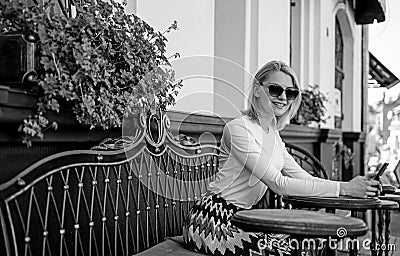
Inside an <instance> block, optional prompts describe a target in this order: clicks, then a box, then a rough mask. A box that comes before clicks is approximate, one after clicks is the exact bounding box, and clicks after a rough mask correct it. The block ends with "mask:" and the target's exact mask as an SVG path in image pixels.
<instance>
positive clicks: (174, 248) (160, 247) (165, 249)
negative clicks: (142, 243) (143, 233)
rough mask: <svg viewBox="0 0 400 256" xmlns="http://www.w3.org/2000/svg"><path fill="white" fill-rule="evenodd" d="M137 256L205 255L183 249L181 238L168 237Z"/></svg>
mask: <svg viewBox="0 0 400 256" xmlns="http://www.w3.org/2000/svg"><path fill="white" fill-rule="evenodd" d="M136 255H138V256H166V255H173V256H200V255H201V256H204V255H205V254H202V253H198V252H193V251H190V250H188V249H186V248H185V247H184V242H183V237H182V236H174V237H168V238H166V240H165V241H164V242H162V243H159V244H157V245H155V246H153V247H151V248H149V249H147V250H145V251H143V252H141V253H139V254H136Z"/></svg>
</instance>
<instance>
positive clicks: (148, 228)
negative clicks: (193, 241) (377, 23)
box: [0, 116, 218, 256]
mask: <svg viewBox="0 0 400 256" xmlns="http://www.w3.org/2000/svg"><path fill="white" fill-rule="evenodd" d="M155 121H156V120H155V118H154V116H153V117H152V118H150V119H148V118H147V119H146V118H144V117H143V116H142V117H141V118H140V122H138V123H139V124H138V126H139V127H140V129H137V131H136V132H135V134H134V137H133V138H132V137H123V138H121V139H119V140H118V141H114V142H113V143H107V142H106V143H104V144H103V145H102V146H103V147H100V149H104V147H106V148H110V144H113V150H106V151H104V150H87V151H68V152H63V153H59V154H56V155H52V156H49V157H47V158H45V159H43V160H41V161H39V162H37V163H36V164H34V165H32V166H30V167H29V168H27V169H25V170H24V171H22V172H21V173H20V174H19V175H18V176H17V177H15V178H14V179H12V180H11V181H9V182H8V183H6V184H2V185H0V196H1V197H0V199H1V213H0V214H1V215H0V217H1V226H2V231H3V236H4V237H3V238H4V243H3V241H2V246H1V247H3V248H1V249H2V250H1V251H3V250H6V254H7V255H57V256H58V255H118V256H123V255H132V254H135V253H138V252H141V251H143V250H145V249H147V248H149V247H151V246H153V245H155V244H157V243H159V242H161V241H163V240H164V238H165V237H167V236H175V235H179V234H181V229H182V220H183V218H184V217H185V215H186V214H187V212H188V209H189V208H190V206H191V204H193V201H194V200H195V199H196V198H197V197H199V196H200V194H201V193H204V190H205V186H206V183H207V182H209V180H210V179H211V178H212V176H213V175H214V174H215V173H216V170H217V166H218V157H217V156H218V148H217V147H216V146H213V145H206V146H194V147H189V146H182V145H180V144H179V143H178V142H176V141H175V140H174V138H173V137H172V135H171V134H170V133H169V131H168V128H169V120H168V118H167V117H166V116H163V118H162V120H161V122H155ZM150 124H153V125H154V124H155V125H158V129H156V130H155V131H154V130H153V131H150V129H149V126H150ZM118 148H120V149H118ZM1 255H3V254H2V253H1Z"/></svg>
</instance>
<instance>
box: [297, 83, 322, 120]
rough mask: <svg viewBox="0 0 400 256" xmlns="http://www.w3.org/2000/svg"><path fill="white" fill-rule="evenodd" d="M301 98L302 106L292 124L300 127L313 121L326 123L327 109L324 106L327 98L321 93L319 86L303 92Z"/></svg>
mask: <svg viewBox="0 0 400 256" xmlns="http://www.w3.org/2000/svg"><path fill="white" fill-rule="evenodd" d="M301 96H302V100H301V105H300V108H299V110H298V112H297V115H296V117H295V118H294V119H293V120H292V123H294V124H300V125H307V124H308V123H310V122H311V121H315V122H318V123H319V122H324V123H325V119H324V115H325V112H326V108H325V105H324V104H325V102H326V101H327V98H326V97H325V95H324V94H323V93H322V92H320V91H319V88H318V85H315V86H313V87H312V86H310V87H309V89H307V90H303V91H302V93H301Z"/></svg>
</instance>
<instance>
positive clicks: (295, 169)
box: [282, 144, 326, 181]
mask: <svg viewBox="0 0 400 256" xmlns="http://www.w3.org/2000/svg"><path fill="white" fill-rule="evenodd" d="M283 149H284V150H283V151H284V152H283V169H282V173H283V174H284V175H286V176H289V177H292V178H296V179H303V180H315V181H325V180H326V179H322V178H319V177H315V176H312V175H311V174H309V173H308V172H307V171H305V170H304V169H303V168H302V167H301V166H300V165H299V164H298V163H297V162H296V160H294V158H293V156H292V155H291V154H289V152H288V151H287V150H286V147H285V146H284V144H283Z"/></svg>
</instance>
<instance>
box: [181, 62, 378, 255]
mask: <svg viewBox="0 0 400 256" xmlns="http://www.w3.org/2000/svg"><path fill="white" fill-rule="evenodd" d="M300 102H301V94H300V88H299V85H298V82H297V78H296V75H295V73H294V71H293V70H292V69H291V68H290V67H289V66H288V65H286V64H285V63H283V62H282V61H271V62H269V63H267V64H265V65H264V66H263V67H262V68H261V69H260V70H259V71H258V72H257V74H256V75H255V79H254V82H253V86H252V90H251V92H250V95H249V108H248V109H247V110H245V111H243V114H242V115H241V116H240V117H238V118H236V119H234V120H232V121H230V122H229V123H227V124H226V126H225V128H224V132H223V135H222V140H221V147H220V149H221V153H220V168H219V170H218V173H217V174H216V177H215V180H214V181H212V182H211V183H210V184H209V186H208V192H207V193H206V194H205V195H204V196H203V197H202V198H201V199H200V200H198V201H197V202H196V203H195V205H194V206H193V208H192V209H191V211H190V213H189V215H188V216H187V219H186V220H185V223H184V227H183V237H184V240H185V243H186V244H187V245H188V246H189V247H190V248H191V249H192V250H194V251H200V252H203V253H206V254H212V255H252V254H255V255H261V254H264V255H282V254H290V249H289V245H288V243H287V242H286V238H287V235H280V234H267V235H266V239H267V243H266V244H267V245H268V246H267V248H266V249H265V250H262V249H263V248H265V246H262V247H261V246H259V242H260V240H262V239H264V238H265V235H264V234H261V233H251V232H244V231H243V230H241V229H239V228H237V227H235V226H233V225H232V224H231V223H230V218H231V217H232V216H233V214H234V213H235V212H237V211H239V210H242V209H250V208H251V207H252V206H253V205H254V204H256V203H257V202H258V201H259V200H260V199H261V198H262V197H263V195H264V193H265V192H266V190H267V188H270V189H272V190H273V191H274V192H275V193H277V194H280V195H297V196H324V197H337V196H339V195H348V196H355V197H367V196H374V195H376V193H377V192H378V188H377V187H376V186H379V182H378V181H374V180H370V179H369V178H367V177H361V176H358V177H356V178H354V179H353V180H351V181H349V182H338V181H331V180H324V179H320V178H316V177H313V176H311V175H310V174H308V173H307V172H306V171H304V170H303V169H302V168H301V167H300V166H299V165H298V164H297V163H296V161H295V160H294V159H293V158H292V156H291V155H290V154H289V153H288V152H287V151H286V148H285V145H284V143H283V142H282V139H281V137H280V135H279V133H278V131H280V130H282V129H283V128H284V127H285V125H286V124H288V123H289V120H290V119H291V118H292V117H293V116H294V115H295V113H296V111H297V109H298V108H299V105H300Z"/></svg>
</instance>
